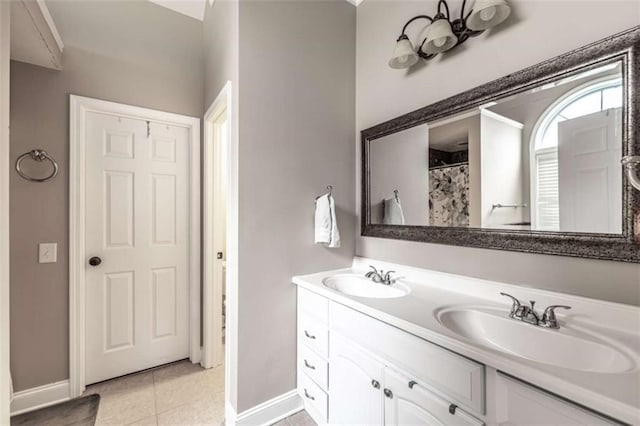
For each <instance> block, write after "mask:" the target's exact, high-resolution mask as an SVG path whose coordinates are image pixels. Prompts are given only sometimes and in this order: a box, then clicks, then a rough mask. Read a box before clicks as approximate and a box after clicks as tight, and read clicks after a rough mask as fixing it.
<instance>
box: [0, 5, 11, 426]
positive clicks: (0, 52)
mask: <svg viewBox="0 0 640 426" xmlns="http://www.w3.org/2000/svg"><path fill="white" fill-rule="evenodd" d="M10 21H11V20H10V4H9V3H8V2H1V3H0V159H1V160H0V161H1V163H0V206H2V209H0V234H2V235H3V238H1V239H0V424H7V423H9V386H8V385H7V384H8V382H9V238H7V236H8V235H9V209H8V208H7V206H8V205H9V173H10V170H11V162H10V161H9V57H10V37H11V32H10Z"/></svg>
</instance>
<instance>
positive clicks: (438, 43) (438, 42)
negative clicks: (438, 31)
mask: <svg viewBox="0 0 640 426" xmlns="http://www.w3.org/2000/svg"><path fill="white" fill-rule="evenodd" d="M446 42H447V38H446V37H440V38H437V39H435V40H433V44H434V45H435V46H436V47H442V46H444V44H445V43H446Z"/></svg>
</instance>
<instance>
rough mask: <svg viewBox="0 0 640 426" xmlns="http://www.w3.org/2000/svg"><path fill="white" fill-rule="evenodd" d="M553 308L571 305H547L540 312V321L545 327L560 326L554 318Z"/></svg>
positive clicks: (566, 307)
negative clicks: (541, 312) (542, 311)
mask: <svg viewBox="0 0 640 426" xmlns="http://www.w3.org/2000/svg"><path fill="white" fill-rule="evenodd" d="M555 309H571V306H566V305H551V306H547V309H545V310H544V313H543V314H542V323H543V325H544V326H545V327H549V328H560V327H559V326H558V320H557V319H556V312H555Z"/></svg>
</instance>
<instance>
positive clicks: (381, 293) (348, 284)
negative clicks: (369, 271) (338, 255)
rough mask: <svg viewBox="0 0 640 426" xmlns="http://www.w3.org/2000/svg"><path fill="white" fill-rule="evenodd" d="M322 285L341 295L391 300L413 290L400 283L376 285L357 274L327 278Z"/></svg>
mask: <svg viewBox="0 0 640 426" xmlns="http://www.w3.org/2000/svg"><path fill="white" fill-rule="evenodd" d="M322 284H324V286H325V287H328V288H330V289H332V290H335V291H339V292H340V293H344V294H348V295H351V296H358V297H370V298H374V299H390V298H395V297H402V296H406V295H407V294H409V293H410V292H411V289H410V288H409V287H408V286H406V285H405V284H402V283H400V282H395V283H394V284H391V285H385V284H380V283H375V282H373V281H372V280H370V279H369V278H366V277H364V276H362V275H356V274H339V275H333V276H331V277H327V278H325V279H323V280H322Z"/></svg>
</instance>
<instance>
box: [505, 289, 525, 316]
mask: <svg viewBox="0 0 640 426" xmlns="http://www.w3.org/2000/svg"><path fill="white" fill-rule="evenodd" d="M500 296H505V297H508V298H510V299H511V301H512V302H513V304H512V305H511V312H510V314H509V315H510V316H514V315H515V313H516V311H517V310H518V309H520V306H522V304H521V303H520V301H519V300H518V299H516V298H515V297H513V296H512V295H510V294H508V293H500Z"/></svg>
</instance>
